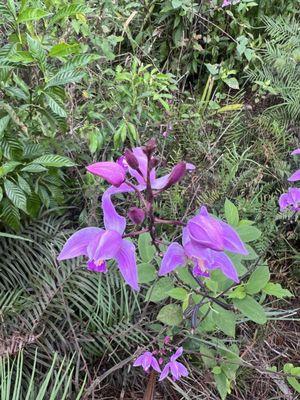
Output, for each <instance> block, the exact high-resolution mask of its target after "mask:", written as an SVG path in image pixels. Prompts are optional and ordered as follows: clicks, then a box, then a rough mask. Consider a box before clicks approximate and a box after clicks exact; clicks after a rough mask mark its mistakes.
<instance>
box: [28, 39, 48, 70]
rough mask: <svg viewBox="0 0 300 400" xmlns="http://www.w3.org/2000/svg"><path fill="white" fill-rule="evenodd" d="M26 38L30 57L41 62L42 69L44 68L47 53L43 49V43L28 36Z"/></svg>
mask: <svg viewBox="0 0 300 400" xmlns="http://www.w3.org/2000/svg"><path fill="white" fill-rule="evenodd" d="M26 36H27V43H28V49H29V53H30V55H31V56H32V57H33V58H34V59H35V60H37V61H38V62H39V64H40V66H41V67H44V66H45V63H46V52H45V50H44V49H43V47H42V45H41V42H40V41H39V40H37V39H33V38H32V37H31V36H30V35H28V34H27V35H26Z"/></svg>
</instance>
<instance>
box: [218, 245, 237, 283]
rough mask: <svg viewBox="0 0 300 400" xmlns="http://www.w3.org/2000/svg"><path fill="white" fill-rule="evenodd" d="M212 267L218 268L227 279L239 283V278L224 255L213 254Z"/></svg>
mask: <svg viewBox="0 0 300 400" xmlns="http://www.w3.org/2000/svg"><path fill="white" fill-rule="evenodd" d="M214 259H215V262H214V267H215V268H220V269H221V271H222V272H223V274H224V275H225V276H227V278H229V279H231V280H233V281H234V282H236V283H239V277H238V274H237V271H236V269H235V266H234V265H233V263H232V261H231V260H230V258H229V257H228V256H227V255H226V254H225V253H219V252H214Z"/></svg>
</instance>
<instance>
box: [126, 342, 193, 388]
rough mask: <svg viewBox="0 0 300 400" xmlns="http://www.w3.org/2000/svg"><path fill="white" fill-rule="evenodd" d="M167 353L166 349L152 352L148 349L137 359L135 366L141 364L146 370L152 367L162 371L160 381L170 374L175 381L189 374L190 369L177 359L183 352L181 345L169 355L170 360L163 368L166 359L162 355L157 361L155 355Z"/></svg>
mask: <svg viewBox="0 0 300 400" xmlns="http://www.w3.org/2000/svg"><path fill="white" fill-rule="evenodd" d="M165 353H166V351H165V350H160V351H154V352H152V353H151V352H150V351H146V352H145V353H143V354H142V355H140V356H139V357H138V358H137V359H136V360H135V362H134V364H133V366H134V367H139V366H141V367H142V368H143V369H144V371H145V372H149V371H150V368H153V369H154V370H155V371H156V372H159V373H160V376H159V381H162V380H163V379H165V378H166V377H167V376H168V375H171V377H172V379H173V380H174V381H177V380H178V379H180V378H181V377H182V376H183V377H186V376H188V370H187V369H186V367H185V366H184V365H183V364H182V363H180V362H179V361H177V358H179V357H180V356H181V355H182V353H183V348H182V347H179V348H178V349H177V350H176V352H175V353H174V354H172V355H171V356H170V357H169V361H168V362H167V363H166V364H165V366H164V367H163V369H162V370H161V368H160V365H161V364H163V362H164V360H163V358H162V357H160V358H159V360H158V361H157V359H156V357H155V355H156V354H161V355H165Z"/></svg>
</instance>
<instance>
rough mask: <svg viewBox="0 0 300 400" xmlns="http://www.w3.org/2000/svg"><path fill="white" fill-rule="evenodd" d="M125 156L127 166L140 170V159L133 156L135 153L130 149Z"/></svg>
mask: <svg viewBox="0 0 300 400" xmlns="http://www.w3.org/2000/svg"><path fill="white" fill-rule="evenodd" d="M124 156H125V160H126V161H127V164H128V165H129V167H131V168H132V169H135V170H137V169H139V167H140V166H139V162H138V159H137V158H136V156H135V155H134V154H133V152H132V151H131V150H129V149H126V150H125V153H124Z"/></svg>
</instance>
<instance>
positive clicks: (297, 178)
mask: <svg viewBox="0 0 300 400" xmlns="http://www.w3.org/2000/svg"><path fill="white" fill-rule="evenodd" d="M288 181H289V182H297V181H300V169H298V171H296V172H294V173H293V175H292V176H290V177H289V179H288Z"/></svg>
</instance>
